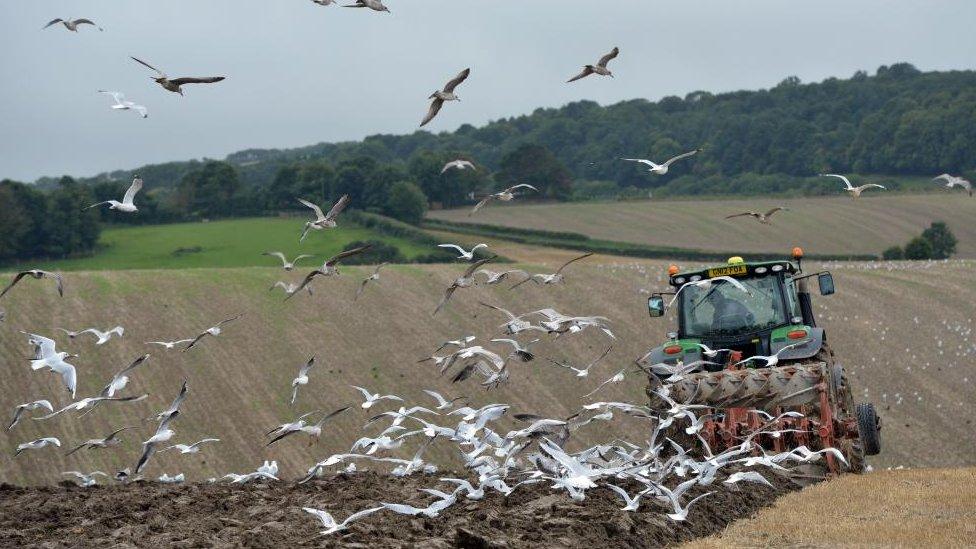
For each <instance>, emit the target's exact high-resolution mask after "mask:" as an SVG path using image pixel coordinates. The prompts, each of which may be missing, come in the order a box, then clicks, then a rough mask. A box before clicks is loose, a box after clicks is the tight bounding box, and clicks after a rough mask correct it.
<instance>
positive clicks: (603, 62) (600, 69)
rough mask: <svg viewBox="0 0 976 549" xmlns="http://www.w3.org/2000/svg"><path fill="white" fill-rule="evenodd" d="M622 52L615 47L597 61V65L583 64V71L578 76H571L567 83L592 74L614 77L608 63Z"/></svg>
mask: <svg viewBox="0 0 976 549" xmlns="http://www.w3.org/2000/svg"><path fill="white" fill-rule="evenodd" d="M619 54H620V48H617V47H615V48H613V49H612V50H610V53H608V54H606V55H604V56H603V57H601V58H600V60H599V61H597V63H596V65H583V71H582V72H581V73H579V74H577V75H576V76H574V77H572V78H570V79H569V80H567V81H566V83H567V84H568V83H570V82H575V81H577V80H579V79H581V78H586V77H587V76H589V75H591V74H599V75H600V76H609V77H610V78H613V73H612V72H610V69H608V68H607V63H609V62H610V61H612V60H613V59H614V58H615V57H617V55H619Z"/></svg>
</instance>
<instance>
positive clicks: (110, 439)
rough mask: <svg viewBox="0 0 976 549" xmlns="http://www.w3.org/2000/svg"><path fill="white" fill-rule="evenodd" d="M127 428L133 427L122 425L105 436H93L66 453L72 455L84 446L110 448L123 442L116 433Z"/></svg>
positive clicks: (88, 447)
mask: <svg viewBox="0 0 976 549" xmlns="http://www.w3.org/2000/svg"><path fill="white" fill-rule="evenodd" d="M126 429H131V427H122V428H121V429H116V430H114V431H112V432H111V433H109V435H108V436H107V437H105V438H93V439H89V440H86V441H85V442H82V443H81V444H79V445H77V446H75V447H74V448H72V449H71V450H68V453H66V454H65V456H70V455H71V454H73V453H75V452H77V451H78V450H81V449H82V448H87V449H88V450H95V449H98V448H108V447H110V446H118V445H119V444H122V439H121V438H118V437H117V436H116V435H118V434H119V433H121V432H122V431H125V430H126Z"/></svg>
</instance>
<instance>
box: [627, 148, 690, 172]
mask: <svg viewBox="0 0 976 549" xmlns="http://www.w3.org/2000/svg"><path fill="white" fill-rule="evenodd" d="M701 151H702V150H701V149H695V150H693V151H688V152H686V153H682V154H679V155H678V156H675V157H672V158H669V159H668V160H667V161H666V162H664V164H655V163H654V162H652V161H650V160H647V159H646V158H621V160H626V161H628V162H640V163H641V164H645V165H647V166H649V168H648V170H647V171H649V172H651V173H656V174H657V175H664V174H666V173H668V168H670V167H671V164H672V163H674V162H676V161H678V160H681V159H682V158H688V157H689V156H692V155H694V154H697V153H700V152H701Z"/></svg>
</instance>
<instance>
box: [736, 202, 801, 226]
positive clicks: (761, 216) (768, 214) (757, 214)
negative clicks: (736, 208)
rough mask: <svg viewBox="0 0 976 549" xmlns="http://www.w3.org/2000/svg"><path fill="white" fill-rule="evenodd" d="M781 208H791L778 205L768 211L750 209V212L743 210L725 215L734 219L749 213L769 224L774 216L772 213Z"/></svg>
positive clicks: (759, 220) (761, 221)
mask: <svg viewBox="0 0 976 549" xmlns="http://www.w3.org/2000/svg"><path fill="white" fill-rule="evenodd" d="M780 210H789V208H782V207H779V206H777V207H775V208H773V209H771V210H769V211H768V212H766V213H762V212H754V211H752V210H749V211H748V212H742V213H738V214H733V215H727V216H725V219H732V218H734V217H745V216H747V215H748V216H752V217H754V218H756V221H758V222H760V223H762V224H763V225H769V218H770V217H772V215H773V214H774V213H776V212H778V211H780Z"/></svg>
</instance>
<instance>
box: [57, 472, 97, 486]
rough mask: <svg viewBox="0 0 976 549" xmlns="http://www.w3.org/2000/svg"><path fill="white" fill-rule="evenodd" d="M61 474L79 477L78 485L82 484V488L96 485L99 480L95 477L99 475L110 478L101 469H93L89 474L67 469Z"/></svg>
mask: <svg viewBox="0 0 976 549" xmlns="http://www.w3.org/2000/svg"><path fill="white" fill-rule="evenodd" d="M61 474H62V475H72V476H74V477H75V478H76V479H78V486H81V487H82V488H88V487H89V486H95V485H96V484H98V482H97V481H96V480H95V477H96V476H98V475H101V476H103V477H105V478H108V475H106V474H105V473H103V472H101V471H92V472H91V473H88V474H87V475H86V474H85V473H82V472H80V471H65V472H63V473H61Z"/></svg>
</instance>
